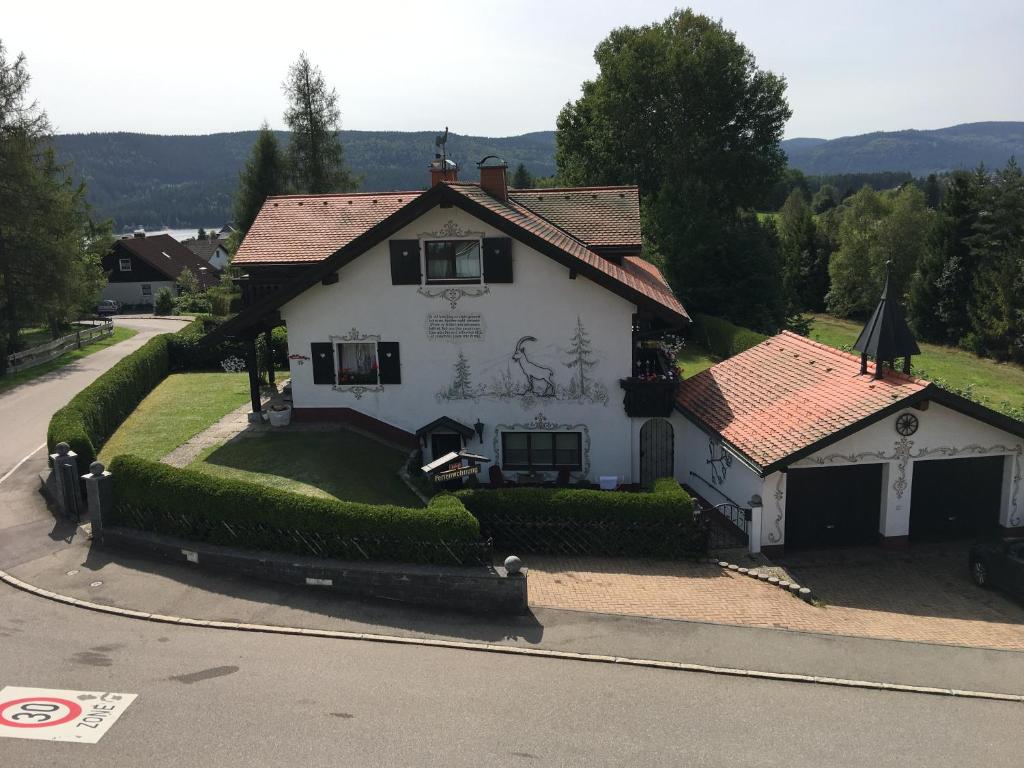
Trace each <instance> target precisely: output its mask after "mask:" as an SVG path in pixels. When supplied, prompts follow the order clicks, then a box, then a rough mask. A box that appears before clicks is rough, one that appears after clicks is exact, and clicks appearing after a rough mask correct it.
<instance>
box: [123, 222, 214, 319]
mask: <svg viewBox="0 0 1024 768" xmlns="http://www.w3.org/2000/svg"><path fill="white" fill-rule="evenodd" d="M186 269H187V270H190V271H191V272H192V273H193V274H194V275H195V276H196V279H197V280H198V281H199V284H200V286H202V287H203V288H209V287H210V286H213V285H216V284H217V282H218V281H219V280H220V272H219V271H218V270H217V269H215V268H214V267H212V266H211V265H210V264H209V263H208V262H206V261H204V260H203V259H201V258H200V257H198V256H196V255H195V254H194V253H192V251H190V250H189V249H188V248H186V247H185V246H184V245H182V244H181V243H179V242H178V241H177V240H175V239H174V238H173V237H171V236H170V235H146V233H145V232H137V233H136V234H135V235H133V236H130V237H123V238H121V239H120V240H118V241H116V242H115V243H114V246H113V248H111V250H110V252H109V253H108V254H107V255H106V256H104V257H103V271H104V272H106V273H107V286H106V287H105V288H104V289H103V298H104V299H113V300H115V301H119V302H120V303H121V304H126V305H129V306H145V305H152V304H153V297H154V296H156V294H157V293H159V292H160V290H161V289H163V288H168V289H170V290H171V291H172V292H173V293H174V294H175V295H177V292H178V291H177V280H178V278H179V277H180V276H181V273H182V272H184V271H185V270H186Z"/></svg>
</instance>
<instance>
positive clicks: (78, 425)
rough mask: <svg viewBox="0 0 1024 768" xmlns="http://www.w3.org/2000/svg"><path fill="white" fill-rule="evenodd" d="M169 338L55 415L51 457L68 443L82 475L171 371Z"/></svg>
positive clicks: (138, 353)
mask: <svg viewBox="0 0 1024 768" xmlns="http://www.w3.org/2000/svg"><path fill="white" fill-rule="evenodd" d="M168 339H169V335H168V334H161V335H159V336H154V337H153V338H152V339H150V340H149V341H147V342H146V343H145V344H143V345H142V346H141V347H139V348H138V349H137V350H135V351H134V352H132V353H131V354H130V355H128V356H127V357H125V358H123V359H122V360H119V361H118V362H117V363H115V364H114V366H113V367H112V368H111V369H110V370H109V371H107V372H106V373H104V374H103V375H102V376H100V377H99V378H98V379H96V381H94V382H93V383H92V384H90V385H89V386H87V387H86V388H85V389H83V390H82V391H81V392H79V393H78V394H77V395H75V396H74V397H73V398H72V399H71V402H69V403H68V404H67V405H65V406H64V407H63V408H61V409H60V410H59V411H57V412H56V413H55V414H53V417H52V418H51V419H50V426H49V428H48V429H47V431H46V444H47V446H48V447H49V450H50V453H53V452H54V451H55V450H56V446H57V443H61V442H64V443H68V444H69V445H70V446H71V450H73V451H75V453H77V454H78V461H79V468H80V469H81V470H82V471H83V472H84V471H85V470H86V469H87V468H88V466H89V465H90V464H91V463H92V462H94V461H95V460H96V454H97V453H99V450H100V448H102V447H103V444H104V443H105V442H106V441H107V439H108V438H109V437H110V436H111V435H112V434H114V431H115V430H116V429H117V428H118V427H119V426H121V423H122V422H123V421H124V420H125V419H126V418H128V415H129V414H130V413H131V412H132V411H134V410H135V408H136V406H138V404H139V403H141V402H142V400H143V398H145V397H146V395H148V394H149V393H150V392H152V391H153V389H154V388H155V387H156V385H157V384H159V383H160V382H161V381H163V380H164V378H165V377H166V376H167V374H168V373H169V371H170V355H169V353H168Z"/></svg>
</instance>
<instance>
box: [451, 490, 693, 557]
mask: <svg viewBox="0 0 1024 768" xmlns="http://www.w3.org/2000/svg"><path fill="white" fill-rule="evenodd" d="M454 495H455V496H456V497H458V498H459V499H460V500H461V501H462V503H463V504H465V505H466V508H467V509H468V510H469V511H470V512H471V513H472V514H473V515H474V516H475V517H476V518H477V519H478V520H479V521H480V529H481V531H482V532H483V535H484V536H485V537H490V538H493V539H494V543H495V545H496V546H499V547H502V548H506V549H511V550H512V551H514V552H515V553H516V554H520V553H531V552H534V553H545V552H546V553H558V554H589V555H601V556H617V555H623V556H641V557H646V556H652V557H678V556H686V555H694V554H699V553H702V552H704V551H705V550H706V548H707V536H706V531H705V527H704V525H703V524H702V523H701V521H700V520H698V519H696V518H695V517H694V515H693V510H694V503H693V499H692V498H691V497H690V495H689V494H688V493H686V491H684V490H683V489H682V488H681V487H680V485H679V483H678V482H676V481H675V480H674V479H672V478H663V479H660V480H657V481H656V482H655V484H654V489H653V490H652V491H650V492H644V493H626V492H615V491H599V490H590V489H580V488H495V489H490V488H485V487H480V488H475V489H469V490H462V491H456V492H455V494H454Z"/></svg>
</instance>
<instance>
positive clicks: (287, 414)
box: [269, 403, 292, 427]
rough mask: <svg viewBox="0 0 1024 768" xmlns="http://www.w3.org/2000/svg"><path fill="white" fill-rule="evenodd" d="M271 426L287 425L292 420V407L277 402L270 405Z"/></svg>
mask: <svg viewBox="0 0 1024 768" xmlns="http://www.w3.org/2000/svg"><path fill="white" fill-rule="evenodd" d="M269 416H270V426H272V427H287V426H288V425H289V424H290V423H291V421H292V407H291V406H290V405H287V404H286V403H275V404H274V405H272V406H270V412H269Z"/></svg>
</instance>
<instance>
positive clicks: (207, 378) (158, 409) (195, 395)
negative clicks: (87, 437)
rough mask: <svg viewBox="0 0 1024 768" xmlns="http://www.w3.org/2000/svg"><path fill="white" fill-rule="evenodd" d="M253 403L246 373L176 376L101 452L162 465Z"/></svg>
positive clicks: (105, 458)
mask: <svg viewBox="0 0 1024 768" xmlns="http://www.w3.org/2000/svg"><path fill="white" fill-rule="evenodd" d="M248 400H249V379H248V377H247V376H246V374H244V373H172V374H171V375H170V376H168V377H167V378H166V379H164V380H163V381H162V382H160V386H158V387H157V388H156V389H154V390H153V391H152V392H150V393H149V395H148V396H147V397H146V399H145V400H143V401H142V402H141V403H139V407H138V408H136V409H135V411H134V412H133V413H132V415H131V416H129V417H128V418H127V419H126V420H125V422H124V424H122V425H121V426H120V427H119V428H118V430H117V432H115V433H114V434H113V435H112V436H111V438H110V440H108V441H107V444H106V445H104V446H103V449H102V450H101V451H100V455H99V459H100V461H102V462H103V463H104V464H108V463H110V460H111V459H112V458H113V457H114V456H117V455H119V454H122V453H129V454H132V455H133V456H140V457H142V458H144V459H150V460H152V461H159V460H160V459H162V458H163V457H164V456H166V455H167V454H168V453H170V452H171V451H173V450H174V449H175V448H177V447H178V446H179V445H181V444H182V443H184V442H186V441H188V440H189V439H190V438H192V437H195V436H196V435H198V434H199V433H200V432H202V431H203V430H204V429H206V428H207V427H209V426H211V425H213V424H214V423H216V422H217V421H219V420H220V419H221V418H222V417H223V416H226V415H227V414H228V413H230V412H231V411H233V410H234V409H235V408H238V407H239V406H240V405H244V404H245V403H246V402H248Z"/></svg>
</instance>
